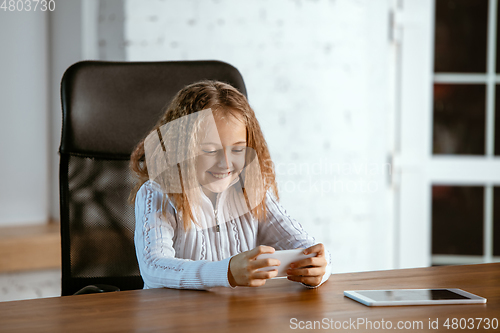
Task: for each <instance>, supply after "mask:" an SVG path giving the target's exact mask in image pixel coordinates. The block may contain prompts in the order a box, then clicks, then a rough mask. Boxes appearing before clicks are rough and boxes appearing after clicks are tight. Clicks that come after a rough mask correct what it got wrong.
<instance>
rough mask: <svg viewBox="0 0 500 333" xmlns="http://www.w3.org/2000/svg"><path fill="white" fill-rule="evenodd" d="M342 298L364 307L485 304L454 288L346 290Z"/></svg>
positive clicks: (474, 296) (484, 301) (478, 298)
mask: <svg viewBox="0 0 500 333" xmlns="http://www.w3.org/2000/svg"><path fill="white" fill-rule="evenodd" d="M344 296H347V297H349V298H351V299H353V300H355V301H358V302H360V303H361V304H364V305H366V306H394V305H433V304H436V305H437V304H471V303H486V298H483V297H480V296H477V295H474V294H471V293H469V292H466V291H464V290H461V289H456V288H450V289H393V290H348V291H344Z"/></svg>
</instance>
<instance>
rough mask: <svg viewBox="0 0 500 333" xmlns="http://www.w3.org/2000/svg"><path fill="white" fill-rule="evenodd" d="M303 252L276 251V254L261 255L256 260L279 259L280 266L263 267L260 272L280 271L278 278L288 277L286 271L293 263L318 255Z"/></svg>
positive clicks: (296, 250)
mask: <svg viewBox="0 0 500 333" xmlns="http://www.w3.org/2000/svg"><path fill="white" fill-rule="evenodd" d="M303 251H304V249H293V250H281V251H275V252H274V253H264V254H260V255H259V256H258V257H257V258H256V259H267V258H273V259H278V260H279V261H280V265H279V266H268V267H263V268H260V269H259V271H270V270H273V269H278V275H277V276H276V277H280V276H286V275H287V274H286V271H287V270H288V269H289V268H290V264H291V263H293V262H296V261H299V260H302V259H305V258H310V257H315V256H316V253H310V254H307V255H305V254H304V253H302V252H303Z"/></svg>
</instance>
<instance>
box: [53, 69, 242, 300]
mask: <svg viewBox="0 0 500 333" xmlns="http://www.w3.org/2000/svg"><path fill="white" fill-rule="evenodd" d="M203 79H209V80H218V81H223V82H226V83H229V84H231V85H233V86H234V87H236V88H237V89H239V90H240V91H241V92H242V93H243V94H244V95H246V89H245V84H244V82H243V79H242V77H241V74H240V73H239V72H238V70H237V69H236V68H234V67H233V66H231V65H229V64H226V63H223V62H219V61H178V62H101V61H83V62H79V63H76V64H74V65H72V66H71V67H69V68H68V69H67V70H66V72H65V73H64V76H63V78H62V82H61V102H62V110H63V126H62V138H61V146H60V148H59V153H60V170H59V184H60V205H61V247H62V295H71V294H73V293H75V292H76V291H78V290H79V289H81V288H82V287H84V286H86V285H89V284H96V283H100V284H110V285H114V286H117V287H119V288H120V289H121V290H129V289H139V288H142V287H143V281H142V279H141V276H140V273H139V268H138V265H137V259H136V256H135V248H134V228H135V219H134V207H133V206H132V205H130V204H128V202H127V199H128V196H129V193H130V190H131V188H132V185H133V179H134V178H133V175H132V172H131V171H130V169H129V159H130V154H131V153H132V150H133V149H134V147H135V146H136V145H137V143H138V142H139V141H140V140H141V139H143V138H144V137H145V136H146V134H147V132H148V131H149V130H151V129H152V127H153V126H154V125H155V123H156V121H157V120H158V118H159V117H160V115H161V112H162V110H163V108H164V106H165V105H166V104H167V103H169V102H170V101H171V99H172V98H173V97H174V95H175V94H176V93H177V92H178V91H179V90H180V89H182V88H183V87H184V86H185V85H187V84H190V83H193V82H196V81H200V80H203Z"/></svg>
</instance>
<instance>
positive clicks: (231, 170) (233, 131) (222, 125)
mask: <svg viewBox="0 0 500 333" xmlns="http://www.w3.org/2000/svg"><path fill="white" fill-rule="evenodd" d="M214 119H215V125H214V123H213V122H209V123H210V125H207V126H205V128H204V131H203V133H202V135H201V139H200V143H199V146H198V147H199V148H198V149H199V151H198V156H197V159H196V176H197V178H198V182H199V183H200V184H201V186H202V187H203V190H204V191H207V190H208V191H210V192H212V193H220V192H222V191H224V190H225V189H226V188H228V186H229V185H230V184H231V183H232V182H233V181H234V180H235V179H236V177H238V175H239V173H240V172H241V170H242V169H243V167H244V166H245V153H246V144H247V142H246V137H247V130H246V126H245V124H244V122H243V120H242V119H241V118H240V117H239V116H238V117H233V116H231V115H229V116H227V117H225V118H223V119H221V118H220V117H214ZM205 193H206V192H205Z"/></svg>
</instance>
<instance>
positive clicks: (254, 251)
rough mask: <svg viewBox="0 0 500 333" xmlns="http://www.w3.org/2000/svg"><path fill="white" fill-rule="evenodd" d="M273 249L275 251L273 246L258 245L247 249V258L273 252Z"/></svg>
mask: <svg viewBox="0 0 500 333" xmlns="http://www.w3.org/2000/svg"><path fill="white" fill-rule="evenodd" d="M274 251H275V250H274V247H271V246H266V245H259V246H257V247H256V248H254V249H252V250H250V251H248V259H255V258H257V257H258V256H259V255H260V254H263V253H274Z"/></svg>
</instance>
